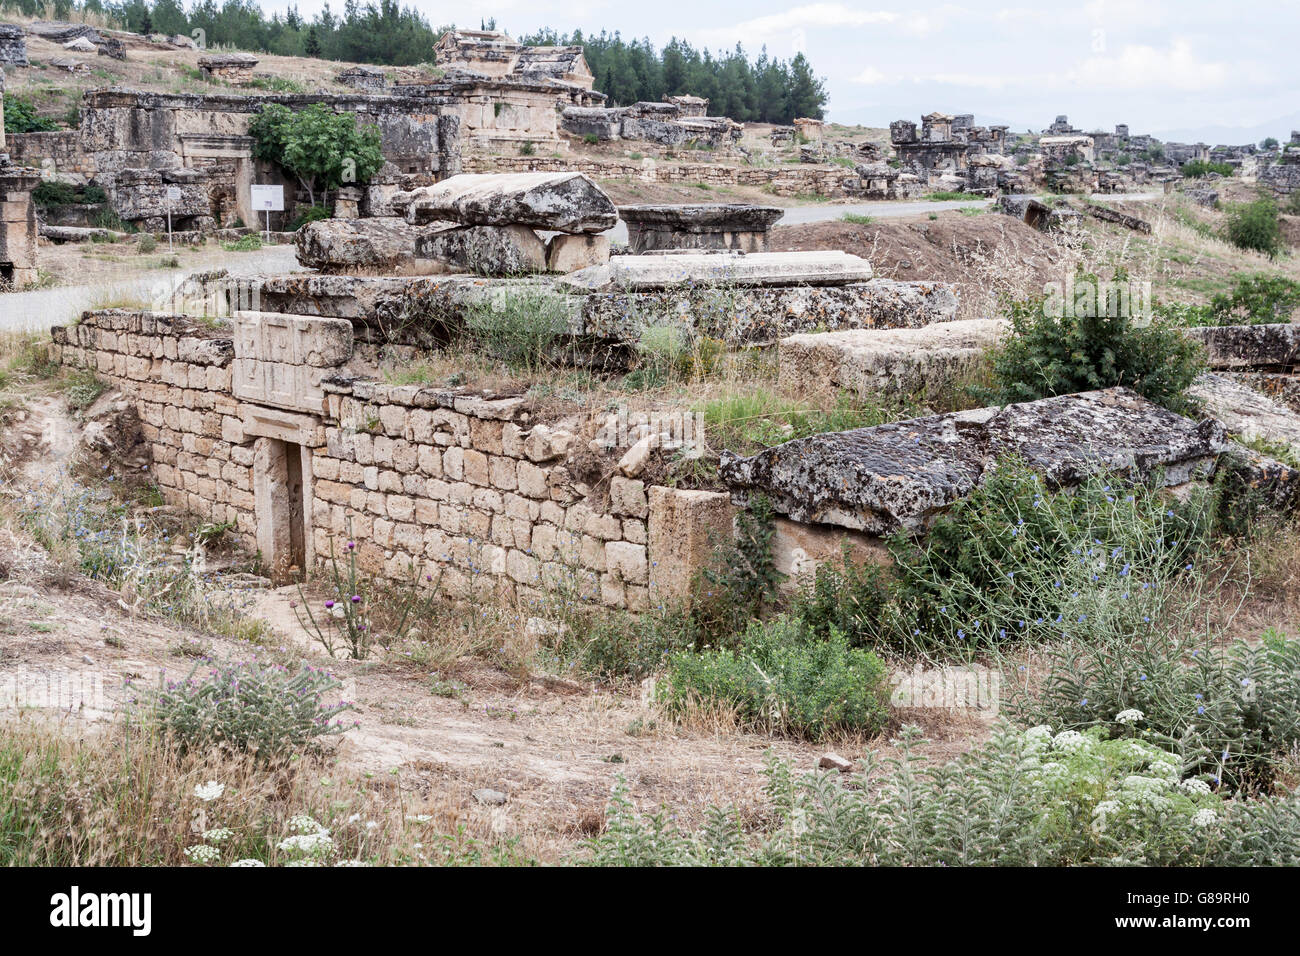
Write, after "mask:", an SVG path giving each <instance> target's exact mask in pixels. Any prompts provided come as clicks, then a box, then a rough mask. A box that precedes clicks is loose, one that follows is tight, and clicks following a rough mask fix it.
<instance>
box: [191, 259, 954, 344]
mask: <svg viewBox="0 0 1300 956" xmlns="http://www.w3.org/2000/svg"><path fill="white" fill-rule="evenodd" d="M569 278H570V277H569V276H564V277H558V278H543V277H537V278H527V279H525V278H514V279H510V278H502V279H494V280H490V281H485V280H484V279H482V278H477V277H470V276H441V277H424V278H421V277H395V276H371V275H318V274H313V275H281V276H251V277H246V278H240V279H239V280H237V281H235V282H233V283H232V281H231V280H229V279H226V278H217V279H214V280H212V281H210V282H205V283H204V284H203V287H202V289H195V290H194V292H195V294H197V295H208V294H215V292H213V291H212V290H213V287H221V286H223V285H227V286H228V285H232V284H233V285H234V286H237V288H238V290H239V294H240V295H245V296H246V295H253V294H255V295H257V296H259V297H260V299H261V301H262V303H263V308H266V309H269V310H273V311H282V312H299V313H309V314H316V315H328V316H335V317H339V318H350V319H354V320H356V321H357V323H358V327H359V333H358V334H360V332H361V330H364V328H365V327H366V326H367V325H370V326H376V327H378V326H379V325H382V326H383V327H384V332H383V334H384V336H385V337H391V335H392V334H393V330H394V329H400V330H401V331H402V334H403V336H405V337H406V338H404V339H403V341H402V342H400V343H396V344H421V343H423V342H424V341H425V340H424V339H422V338H421V334H422V333H423V331H424V330H425V329H428V328H434V327H436V326H438V325H442V326H455V325H456V324H457V323H459V322H461V321H463V318H464V312H465V306H466V303H468V302H470V301H473V300H481V299H483V298H484V297H485V296H491V295H494V294H496V293H497V292H498V291H499V290H501V289H504V288H510V287H512V286H518V287H520V288H528V289H530V290H535V291H541V292H553V293H555V294H556V295H557V296H558V297H559V301H560V302H562V303H563V304H564V306H565V308H566V310H567V312H568V314H569V331H570V332H571V333H572V334H574V335H586V336H592V337H595V338H601V339H607V340H616V341H622V342H637V341H639V340H640V338H641V334H642V332H643V331H644V330H645V329H646V328H647V327H650V326H660V325H667V326H672V327H675V328H679V329H681V330H682V331H683V333H684V334H697V333H698V334H703V335H709V336H713V337H717V338H723V337H730V338H731V339H732V340H734V341H738V342H747V343H753V344H765V343H774V342H777V341H779V340H780V339H782V338H784V337H786V336H788V335H794V334H795V333H799V332H809V331H811V330H813V329H817V328H821V329H828V330H839V329H853V328H897V327H909V328H914V327H919V326H923V325H929V324H930V323H932V322H944V321H950V320H951V319H953V318H954V317H955V315H956V311H957V295H956V291H955V289H954V288H953V287H952V286H950V285H948V284H946V283H942V282H896V281H893V280H890V279H873V280H871V281H870V282H859V283H853V284H850V285H842V286H804V285H796V286H787V287H784V288H782V287H773V288H753V289H732V288H722V289H718V288H714V287H710V286H697V287H694V288H685V289H683V288H674V289H667V290H662V291H653V292H612V293H596V294H583V293H582V290H581V289H574V288H573V287H572V286H571V285H570V284H569V283H568V282H567V281H566V280H567V279H569ZM412 314H416V315H418V316H420V321H419V322H418V323H413V322H411V321H410V316H411V315H412ZM404 316H405V317H406V318H404ZM388 340H389V341H391V338H388ZM430 344H432V343H430Z"/></svg>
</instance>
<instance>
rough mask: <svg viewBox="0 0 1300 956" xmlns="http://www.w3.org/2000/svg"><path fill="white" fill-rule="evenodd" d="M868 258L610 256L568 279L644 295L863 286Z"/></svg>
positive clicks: (834, 254) (836, 254)
mask: <svg viewBox="0 0 1300 956" xmlns="http://www.w3.org/2000/svg"><path fill="white" fill-rule="evenodd" d="M871 277H872V271H871V263H870V262H868V261H867V260H866V259H861V258H859V257H858V256H855V255H852V254H850V253H847V252H840V251H838V250H827V251H811V252H756V253H750V254H743V253H735V254H729V253H687V254H684V255H675V256H612V257H610V260H609V264H608V265H605V266H597V267H595V268H592V269H583V270H582V271H580V272H575V273H573V274H572V275H570V276H568V277H566V280H565V281H567V282H569V283H570V284H572V285H574V286H577V287H581V288H586V289H588V290H591V291H605V290H613V289H621V290H625V291H631V292H635V291H641V290H646V289H670V288H679V287H681V286H696V285H712V286H725V287H736V288H750V287H756V286H757V287H769V286H797V285H807V286H824V285H846V284H848V283H851V282H865V281H866V280H868V279H870V278H871Z"/></svg>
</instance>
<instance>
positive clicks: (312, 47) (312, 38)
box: [302, 26, 320, 57]
mask: <svg viewBox="0 0 1300 956" xmlns="http://www.w3.org/2000/svg"><path fill="white" fill-rule="evenodd" d="M302 51H303V53H305V54H307V56H310V57H319V56H320V36H318V35H317V33H316V27H315V26H313V27H312V28H311V29H310V30H308V31H307V42H306V43H305V44H304V45H303V48H302Z"/></svg>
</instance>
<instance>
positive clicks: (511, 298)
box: [465, 286, 571, 373]
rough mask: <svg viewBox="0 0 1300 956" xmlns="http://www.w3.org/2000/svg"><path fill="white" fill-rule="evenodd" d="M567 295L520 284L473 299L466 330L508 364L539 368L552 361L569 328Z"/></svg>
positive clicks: (555, 357)
mask: <svg viewBox="0 0 1300 956" xmlns="http://www.w3.org/2000/svg"><path fill="white" fill-rule="evenodd" d="M570 314H571V304H570V303H569V301H568V299H567V297H565V296H564V295H561V294H557V293H555V292H552V291H549V290H547V289H543V288H537V287H531V286H518V287H511V288H508V289H501V290H499V291H498V292H497V293H496V294H493V295H490V296H484V297H482V298H477V299H474V300H472V301H471V302H470V303H469V304H468V306H467V308H466V310H465V331H466V332H467V333H468V334H469V335H470V336H471V337H472V338H473V339H474V340H475V341H477V342H479V343H480V344H481V345H482V346H483V347H484V348H485V349H487V350H488V352H489V353H490V354H491V355H494V356H496V357H497V358H499V359H500V360H501V361H503V362H504V363H505V364H506V365H507V366H509V367H510V368H513V369H517V370H520V371H523V372H528V373H532V372H536V371H539V370H540V369H542V368H544V367H546V366H547V365H550V364H552V363H553V362H554V361H555V360H556V359H557V358H558V356H557V355H556V354H555V350H556V349H557V347H558V346H559V344H560V342H561V340H562V338H563V337H564V336H565V335H566V334H567V333H568V331H569V322H570Z"/></svg>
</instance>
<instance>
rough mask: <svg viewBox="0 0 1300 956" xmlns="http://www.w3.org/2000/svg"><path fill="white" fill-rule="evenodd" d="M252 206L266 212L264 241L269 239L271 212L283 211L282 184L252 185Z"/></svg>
mask: <svg viewBox="0 0 1300 956" xmlns="http://www.w3.org/2000/svg"><path fill="white" fill-rule="evenodd" d="M253 208H254V209H260V210H261V211H262V212H264V213H266V241H267V242H270V241H271V213H273V212H283V211H284V187H283V186H259V185H255V186H253Z"/></svg>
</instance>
